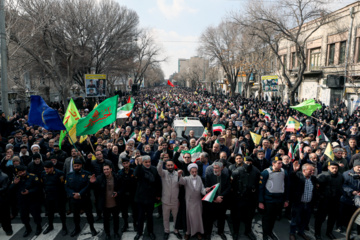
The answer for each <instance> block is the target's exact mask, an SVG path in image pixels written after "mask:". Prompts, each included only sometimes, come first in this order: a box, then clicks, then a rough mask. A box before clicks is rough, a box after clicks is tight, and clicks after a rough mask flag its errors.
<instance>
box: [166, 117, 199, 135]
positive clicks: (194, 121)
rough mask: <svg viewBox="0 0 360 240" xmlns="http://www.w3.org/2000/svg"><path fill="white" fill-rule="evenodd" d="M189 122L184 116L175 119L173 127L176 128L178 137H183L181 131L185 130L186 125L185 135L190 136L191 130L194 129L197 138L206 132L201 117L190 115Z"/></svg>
mask: <svg viewBox="0 0 360 240" xmlns="http://www.w3.org/2000/svg"><path fill="white" fill-rule="evenodd" d="M187 119H188V120H187V122H186V123H185V122H184V118H183V117H181V118H177V119H175V120H174V121H173V124H172V127H173V128H174V130H175V132H176V134H177V137H178V138H181V133H182V131H184V127H185V126H186V131H185V135H186V136H188V135H189V132H190V130H194V135H195V137H196V138H199V137H201V136H202V134H203V133H204V126H203V125H202V124H201V122H200V120H199V118H197V117H188V118H187Z"/></svg>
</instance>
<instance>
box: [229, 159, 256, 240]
mask: <svg viewBox="0 0 360 240" xmlns="http://www.w3.org/2000/svg"><path fill="white" fill-rule="evenodd" d="M259 181H260V171H259V170H258V169H257V168H256V167H255V166H253V165H252V159H251V158H250V157H245V158H244V163H243V165H242V166H241V167H238V168H236V169H234V170H233V171H232V189H233V193H234V199H233V200H234V202H233V208H232V213H231V215H232V217H233V223H234V225H233V226H234V236H233V239H234V240H237V239H238V237H239V235H238V234H239V229H240V221H243V222H244V224H245V236H247V237H248V238H249V239H251V240H256V237H255V235H254V233H253V231H252V230H251V224H252V220H253V218H254V215H255V209H256V206H257V205H258V194H259Z"/></svg>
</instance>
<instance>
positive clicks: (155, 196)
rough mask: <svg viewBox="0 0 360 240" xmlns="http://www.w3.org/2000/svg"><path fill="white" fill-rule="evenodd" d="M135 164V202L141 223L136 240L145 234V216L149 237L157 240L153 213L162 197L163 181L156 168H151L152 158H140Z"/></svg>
mask: <svg viewBox="0 0 360 240" xmlns="http://www.w3.org/2000/svg"><path fill="white" fill-rule="evenodd" d="M135 164H136V165H137V166H136V168H135V176H136V177H137V179H138V183H137V188H136V193H135V202H136V203H137V204H138V211H139V215H138V216H139V219H138V221H139V223H138V228H137V234H136V236H135V238H134V240H139V239H140V237H141V236H142V234H143V229H144V221H145V215H146V218H147V219H146V220H147V221H146V222H147V230H148V233H149V237H150V239H151V240H155V234H154V221H153V212H154V203H155V200H160V197H161V179H160V176H159V174H158V172H157V170H156V168H155V167H153V166H151V159H150V156H142V157H138V158H137V159H136V160H135Z"/></svg>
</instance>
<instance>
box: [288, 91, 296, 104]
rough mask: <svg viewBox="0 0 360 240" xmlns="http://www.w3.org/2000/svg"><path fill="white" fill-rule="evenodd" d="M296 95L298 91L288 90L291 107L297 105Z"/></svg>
mask: <svg viewBox="0 0 360 240" xmlns="http://www.w3.org/2000/svg"><path fill="white" fill-rule="evenodd" d="M295 93H296V89H295V90H294V89H289V90H288V99H289V100H290V105H291V106H294V105H295Z"/></svg>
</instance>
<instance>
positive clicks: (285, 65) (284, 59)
mask: <svg viewBox="0 0 360 240" xmlns="http://www.w3.org/2000/svg"><path fill="white" fill-rule="evenodd" d="M283 63H284V68H285V70H286V68H287V62H286V55H284V56H283Z"/></svg>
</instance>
